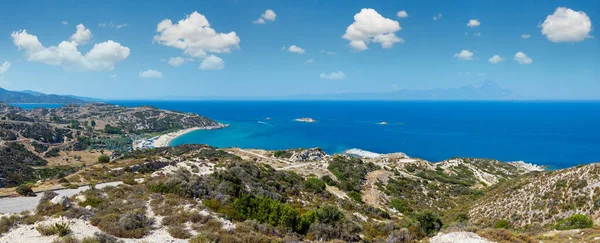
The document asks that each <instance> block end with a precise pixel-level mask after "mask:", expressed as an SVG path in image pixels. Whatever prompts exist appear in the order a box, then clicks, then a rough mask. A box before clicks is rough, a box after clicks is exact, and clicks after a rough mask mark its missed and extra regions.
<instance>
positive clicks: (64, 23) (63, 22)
mask: <svg viewBox="0 0 600 243" xmlns="http://www.w3.org/2000/svg"><path fill="white" fill-rule="evenodd" d="M60 23H61V24H63V25H68V24H69V22H67V21H66V20H63V21H60Z"/></svg>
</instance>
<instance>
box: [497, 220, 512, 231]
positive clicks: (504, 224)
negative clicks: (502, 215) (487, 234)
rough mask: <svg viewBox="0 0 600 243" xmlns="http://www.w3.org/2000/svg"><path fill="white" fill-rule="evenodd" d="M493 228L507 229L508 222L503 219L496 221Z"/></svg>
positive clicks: (508, 226)
mask: <svg viewBox="0 0 600 243" xmlns="http://www.w3.org/2000/svg"><path fill="white" fill-rule="evenodd" d="M494 228H496V229H508V228H510V222H508V220H505V219H501V220H498V222H496V224H495V225H494Z"/></svg>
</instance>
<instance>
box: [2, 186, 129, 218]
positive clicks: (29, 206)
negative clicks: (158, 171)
mask: <svg viewBox="0 0 600 243" xmlns="http://www.w3.org/2000/svg"><path fill="white" fill-rule="evenodd" d="M122 183H123V182H120V181H117V182H107V183H102V184H98V185H96V188H98V189H100V188H103V187H107V186H117V185H119V184H122ZM87 189H90V187H89V186H80V187H79V188H77V189H59V190H54V192H56V193H58V195H59V196H67V197H71V196H73V195H75V194H77V193H80V192H82V191H85V190H87ZM42 195H44V192H38V193H36V196H35V197H5V198H0V214H3V213H20V212H23V211H25V210H29V211H34V210H35V208H36V207H37V205H38V203H39V202H40V198H42Z"/></svg>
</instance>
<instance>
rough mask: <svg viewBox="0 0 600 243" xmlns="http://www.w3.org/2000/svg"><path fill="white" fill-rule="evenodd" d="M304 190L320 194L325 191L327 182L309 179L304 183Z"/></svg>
mask: <svg viewBox="0 0 600 243" xmlns="http://www.w3.org/2000/svg"><path fill="white" fill-rule="evenodd" d="M304 188H305V189H306V190H307V191H310V192H314V193H320V192H323V191H324V190H325V182H323V181H322V180H319V178H314V177H313V178H308V179H307V180H306V182H304Z"/></svg>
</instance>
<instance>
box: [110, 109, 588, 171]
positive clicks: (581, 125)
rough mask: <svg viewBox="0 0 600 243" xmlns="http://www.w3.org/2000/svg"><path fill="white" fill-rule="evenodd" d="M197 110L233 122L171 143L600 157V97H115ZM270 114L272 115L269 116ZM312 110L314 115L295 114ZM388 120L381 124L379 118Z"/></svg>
mask: <svg viewBox="0 0 600 243" xmlns="http://www.w3.org/2000/svg"><path fill="white" fill-rule="evenodd" d="M110 103H113V104H118V105H123V106H140V105H151V106H155V107H158V108H163V109H170V110H178V111H184V112H193V113H198V114H200V115H204V116H207V117H210V118H212V119H215V120H217V121H220V122H223V123H227V124H229V125H230V127H227V128H224V129H221V130H211V131H194V132H192V133H188V134H185V135H183V136H180V137H178V138H176V139H175V140H174V141H173V142H172V144H171V145H178V144H185V143H205V144H210V145H213V146H217V147H242V148H263V149H287V148H299V147H304V148H308V147H321V148H323V149H324V150H325V151H327V152H328V153H338V152H343V151H344V150H346V149H350V148H360V149H364V150H368V151H373V152H378V153H390V152H405V153H407V154H408V155H409V156H413V157H419V158H423V159H427V160H430V161H440V160H444V159H448V158H451V157H479V158H494V159H499V160H503V161H515V160H523V161H525V162H529V163H535V164H539V165H546V166H549V167H550V168H551V169H557V168H564V167H569V166H574V165H577V164H585V163H591V162H600V102H391V101H110ZM267 117H270V118H271V119H270V120H266V118H267ZM300 117H312V118H314V119H316V120H317V122H315V123H302V122H295V121H293V119H295V118H300ZM382 121H385V122H388V123H389V125H378V124H377V123H379V122H382Z"/></svg>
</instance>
